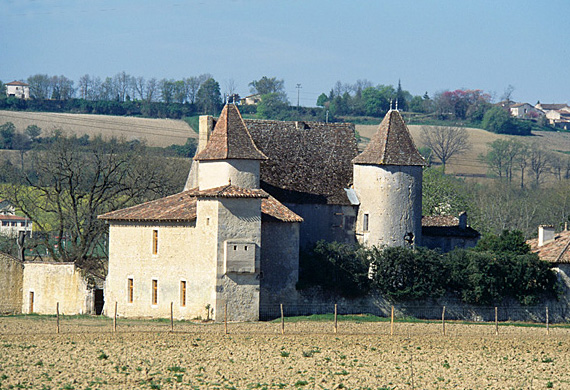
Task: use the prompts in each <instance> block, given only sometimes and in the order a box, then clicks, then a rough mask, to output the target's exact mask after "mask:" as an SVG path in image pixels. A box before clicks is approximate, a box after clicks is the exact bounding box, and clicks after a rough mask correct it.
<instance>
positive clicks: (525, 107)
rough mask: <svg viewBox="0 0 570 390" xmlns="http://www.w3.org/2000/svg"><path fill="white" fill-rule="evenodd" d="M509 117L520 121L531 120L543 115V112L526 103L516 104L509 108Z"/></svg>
mask: <svg viewBox="0 0 570 390" xmlns="http://www.w3.org/2000/svg"><path fill="white" fill-rule="evenodd" d="M509 110H510V112H511V116H514V117H515V118H521V119H532V118H538V117H541V116H543V115H544V111H542V110H540V109H538V108H535V107H534V106H533V105H531V104H528V103H516V104H513V105H512V106H510V108H509Z"/></svg>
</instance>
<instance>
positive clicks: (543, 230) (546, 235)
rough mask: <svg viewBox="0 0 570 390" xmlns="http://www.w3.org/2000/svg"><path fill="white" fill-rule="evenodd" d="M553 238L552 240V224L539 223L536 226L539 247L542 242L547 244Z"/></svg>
mask: <svg viewBox="0 0 570 390" xmlns="http://www.w3.org/2000/svg"><path fill="white" fill-rule="evenodd" d="M553 240H554V226H552V225H540V226H539V227H538V246H539V247H541V246H543V245H544V244H548V243H549V242H550V241H553Z"/></svg>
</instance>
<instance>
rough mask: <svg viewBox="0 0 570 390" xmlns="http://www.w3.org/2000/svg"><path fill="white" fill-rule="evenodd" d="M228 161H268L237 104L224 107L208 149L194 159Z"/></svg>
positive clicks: (207, 146)
mask: <svg viewBox="0 0 570 390" xmlns="http://www.w3.org/2000/svg"><path fill="white" fill-rule="evenodd" d="M226 159H241V160H267V156H266V155H265V154H264V153H263V152H262V151H261V150H259V148H258V147H257V145H256V144H255V142H254V141H253V138H252V136H251V134H250V132H249V130H248V129H247V126H246V124H245V122H244V121H243V118H242V116H241V114H240V112H239V109H238V108H237V106H236V105H235V104H226V105H225V106H224V108H223V109H222V112H221V113H220V116H219V118H218V120H217V121H216V126H215V127H214V130H213V131H212V135H211V137H210V139H209V141H208V143H207V145H206V147H205V148H204V150H202V151H201V152H200V153H198V154H197V155H196V156H195V157H194V160H226Z"/></svg>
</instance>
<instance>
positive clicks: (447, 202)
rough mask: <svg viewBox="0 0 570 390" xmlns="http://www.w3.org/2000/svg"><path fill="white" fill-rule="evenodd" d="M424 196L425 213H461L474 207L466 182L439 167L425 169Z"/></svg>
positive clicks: (423, 211)
mask: <svg viewBox="0 0 570 390" xmlns="http://www.w3.org/2000/svg"><path fill="white" fill-rule="evenodd" d="M422 198H423V200H422V214H423V215H459V214H460V213H461V212H463V211H466V212H467V213H469V212H470V211H471V209H472V206H471V203H472V202H471V199H470V191H467V189H466V188H465V183H464V182H463V181H462V180H461V179H457V178H455V177H453V176H449V175H446V174H444V173H443V170H442V169H439V168H426V169H424V173H423V186H422Z"/></svg>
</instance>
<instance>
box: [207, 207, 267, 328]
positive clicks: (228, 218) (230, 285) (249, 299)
mask: <svg viewBox="0 0 570 390" xmlns="http://www.w3.org/2000/svg"><path fill="white" fill-rule="evenodd" d="M218 202H219V210H218V224H219V226H218V231H217V235H218V244H217V264H218V265H217V283H216V306H215V313H214V315H215V319H216V320H217V321H221V320H223V318H224V310H225V308H224V306H225V304H226V303H227V305H228V307H230V308H231V311H230V312H229V313H228V319H229V320H231V321H256V320H257V319H258V318H259V271H260V261H261V260H260V259H261V199H259V198H221V199H218ZM199 203H200V202H199ZM227 241H241V242H244V243H250V244H251V246H252V248H255V272H244V273H235V272H227V273H226V272H225V269H226V267H225V265H224V261H225V258H226V254H225V250H226V242H227Z"/></svg>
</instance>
